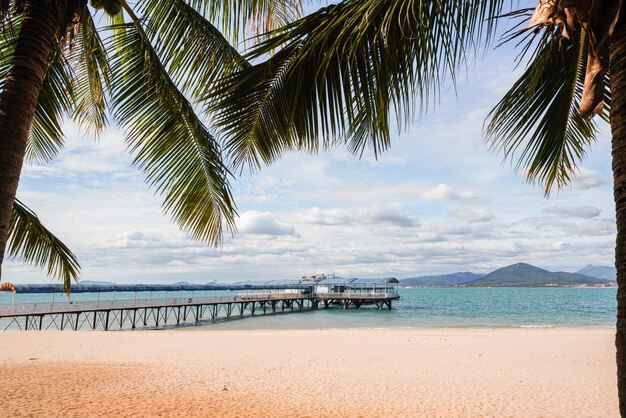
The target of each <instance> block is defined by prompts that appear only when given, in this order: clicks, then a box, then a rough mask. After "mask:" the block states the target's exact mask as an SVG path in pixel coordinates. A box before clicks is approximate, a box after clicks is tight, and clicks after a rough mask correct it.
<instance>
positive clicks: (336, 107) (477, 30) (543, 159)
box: [204, 0, 626, 416]
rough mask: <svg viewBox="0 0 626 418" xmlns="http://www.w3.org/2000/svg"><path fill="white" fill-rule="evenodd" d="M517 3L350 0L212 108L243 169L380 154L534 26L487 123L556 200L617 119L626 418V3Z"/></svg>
mask: <svg viewBox="0 0 626 418" xmlns="http://www.w3.org/2000/svg"><path fill="white" fill-rule="evenodd" d="M505 4H507V3H505V2H503V1H500V0H482V1H480V0H477V1H458V0H437V1H434V0H345V1H342V2H340V3H338V4H335V5H331V6H328V7H325V8H322V9H320V10H319V11H317V12H314V13H312V14H310V15H308V16H306V17H304V18H303V19H300V20H298V21H295V22H293V23H291V24H289V25H286V26H285V27H283V28H281V29H279V30H277V31H275V32H274V33H273V34H272V36H270V37H268V38H267V39H266V40H264V41H263V42H262V43H260V44H259V45H258V47H257V48H255V49H253V50H252V51H250V52H249V53H248V54H247V56H246V57H247V58H250V59H257V60H259V59H260V61H257V62H256V63H255V64H254V65H251V66H250V67H247V68H245V69H243V70H240V71H239V72H237V73H235V74H233V75H231V76H228V77H226V78H224V79H223V80H221V81H220V83H219V86H218V88H217V89H215V90H214V91H213V92H212V93H211V94H209V95H207V96H206V97H205V98H204V99H205V101H206V104H207V107H208V108H209V109H210V110H213V111H216V112H217V116H216V121H217V123H218V125H219V126H220V127H221V129H222V131H223V132H224V134H225V137H226V138H227V140H226V142H225V146H224V150H225V152H226V158H227V159H228V160H229V162H232V164H233V166H234V167H242V166H245V165H248V166H250V167H252V168H258V167H260V166H262V165H263V164H268V163H271V162H272V161H274V160H276V159H277V158H279V157H280V156H281V155H283V154H284V153H285V152H286V151H289V150H292V149H300V150H307V151H310V152H317V151H318V150H319V149H321V148H327V147H331V146H334V145H337V144H341V145H345V146H347V147H348V148H349V149H350V150H351V151H353V152H354V153H356V154H359V155H360V154H361V153H362V152H364V150H365V149H367V148H369V149H371V150H372V151H373V152H374V154H377V153H378V152H380V151H383V150H385V149H386V148H387V147H388V145H389V138H390V136H389V130H390V119H391V118H392V117H395V118H396V122H397V125H398V126H399V127H400V129H402V128H403V127H405V126H406V125H407V121H410V120H411V119H412V116H413V114H414V112H416V111H419V110H424V109H425V108H427V107H428V106H429V104H431V103H432V101H433V100H436V98H437V96H438V94H439V89H440V87H441V86H442V85H443V83H444V82H445V80H446V79H452V81H454V79H455V75H456V74H457V73H458V71H459V69H462V68H463V67H464V64H465V63H466V62H467V58H468V57H471V56H472V55H468V54H473V53H475V52H476V51H477V50H480V49H482V48H484V47H485V46H487V45H489V44H490V41H491V40H492V39H493V35H494V33H495V28H496V23H497V22H498V21H499V20H500V19H497V18H498V17H500V18H502V17H506V16H508V17H514V18H515V17H521V18H525V19H524V20H525V21H524V23H523V25H525V27H523V26H522V27H521V29H520V28H519V27H513V29H511V30H510V31H509V32H507V33H506V35H505V40H513V41H515V42H517V41H519V42H518V43H519V45H520V46H521V48H522V49H521V56H522V59H528V65H527V69H526V71H525V72H524V73H523V74H522V76H521V78H520V79H519V80H518V81H517V82H516V83H515V84H514V86H513V87H512V89H511V90H510V91H509V92H508V93H507V94H506V96H505V97H504V98H503V99H502V101H500V103H498V104H497V106H496V107H495V108H494V110H493V111H492V113H491V114H490V115H489V116H490V118H489V120H488V123H487V126H486V130H485V134H486V138H487V140H488V141H490V143H491V144H492V146H494V147H496V148H498V149H501V150H502V151H503V152H504V154H505V156H507V157H512V156H514V155H516V151H520V152H518V153H517V155H516V156H517V158H519V163H518V168H519V169H520V170H522V171H523V172H524V174H525V175H526V176H527V178H528V179H529V180H531V181H536V182H539V183H541V184H542V186H543V187H544V188H545V190H546V193H548V192H549V191H550V190H551V189H552V188H553V187H557V188H559V187H564V186H566V185H568V184H569V182H570V180H571V178H572V177H573V175H574V174H575V170H576V165H577V164H578V163H579V162H580V161H581V159H582V158H583V156H584V153H585V149H586V147H588V146H589V145H590V144H591V143H592V142H593V141H594V140H595V138H596V134H597V125H596V121H595V120H593V119H590V118H591V117H592V116H593V115H596V114H599V115H603V117H604V118H605V119H607V120H609V119H610V124H611V131H612V135H613V139H612V147H613V149H612V156H613V172H614V180H615V189H614V190H615V203H616V214H617V230H618V234H617V245H616V254H615V260H616V267H617V281H618V285H619V288H618V297H617V299H618V315H617V335H616V347H617V365H618V392H619V399H620V411H621V414H622V416H626V16H625V15H626V11H625V9H626V7H622V6H623V5H622V1H621V0H619V1H615V0H598V1H589V0H567V1H566V0H539V2H538V4H537V5H536V7H532V8H527V9H522V10H513V11H507V10H505V9H504V5H505ZM271 51H277V52H276V53H275V54H274V55H273V56H271V57H269V58H266V54H268V53H270V52H271ZM263 58H265V59H263ZM609 68H610V72H609V71H608V69H609ZM609 74H610V75H609ZM609 111H610V116H609V113H608V112H609Z"/></svg>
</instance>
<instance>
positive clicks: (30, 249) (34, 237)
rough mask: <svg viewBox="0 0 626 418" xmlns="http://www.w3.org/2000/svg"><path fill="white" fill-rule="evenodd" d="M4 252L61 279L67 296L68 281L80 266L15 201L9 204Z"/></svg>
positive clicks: (16, 200)
mask: <svg viewBox="0 0 626 418" xmlns="http://www.w3.org/2000/svg"><path fill="white" fill-rule="evenodd" d="M7 253H8V255H9V256H10V257H13V258H17V259H20V260H22V261H25V262H27V263H30V264H33V265H34V266H35V267H37V268H40V269H45V270H46V272H47V274H48V276H52V277H57V278H59V279H61V280H63V286H64V289H65V291H66V292H68V293H69V292H70V289H71V286H72V280H74V281H77V280H78V274H79V272H80V265H79V264H78V260H77V259H76V256H75V255H74V254H73V253H72V251H70V249H69V248H68V247H67V246H66V245H65V244H63V242H61V240H59V239H58V238H57V237H56V236H55V235H54V234H53V233H52V232H50V231H49V230H48V229H46V227H45V226H44V225H43V224H42V223H41V220H40V219H39V218H38V217H37V215H36V214H35V213H34V212H33V211H32V210H30V209H29V208H28V207H26V206H25V205H24V204H23V203H22V202H20V201H19V200H18V199H15V203H14V205H13V214H12V217H11V224H10V226H9V241H8V245H7Z"/></svg>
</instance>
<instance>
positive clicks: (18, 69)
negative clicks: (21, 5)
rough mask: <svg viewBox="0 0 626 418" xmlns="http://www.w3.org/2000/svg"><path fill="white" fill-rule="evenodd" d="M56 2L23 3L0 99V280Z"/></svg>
mask: <svg viewBox="0 0 626 418" xmlns="http://www.w3.org/2000/svg"><path fill="white" fill-rule="evenodd" d="M56 16H57V10H56V1H54V0H47V1H46V0H34V1H28V2H27V3H26V8H25V11H24V20H23V23H22V29H21V31H20V34H19V37H18V39H17V44H16V48H15V53H14V55H13V59H12V61H11V68H10V69H9V72H8V74H7V78H6V80H5V83H4V90H3V91H2V93H1V95H0V279H1V277H2V270H1V267H2V261H3V260H4V252H5V249H6V244H7V238H8V233H9V224H10V222H11V213H12V210H13V202H14V201H15V192H16V190H17V185H18V182H19V179H20V173H21V171H22V163H23V161H24V155H25V153H26V143H27V140H28V132H29V130H30V125H31V122H32V119H33V113H34V112H35V106H36V104H37V99H38V97H39V91H40V90H41V85H42V83H43V79H44V75H45V72H46V67H47V65H48V58H49V57H50V51H51V49H52V45H53V42H54V41H55V39H56V38H55V36H56V33H57V30H56V26H57V24H56Z"/></svg>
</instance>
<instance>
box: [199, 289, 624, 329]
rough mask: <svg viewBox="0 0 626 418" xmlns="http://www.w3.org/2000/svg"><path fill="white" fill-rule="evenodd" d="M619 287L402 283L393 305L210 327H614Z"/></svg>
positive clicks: (240, 321) (253, 319) (304, 313)
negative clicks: (423, 285)
mask: <svg viewBox="0 0 626 418" xmlns="http://www.w3.org/2000/svg"><path fill="white" fill-rule="evenodd" d="M616 290H617V289H615V288H588V289H583V288H531V289H528V288H492V289H485V288H475V289H471V288H445V289H433V288H425V289H400V299H399V300H396V301H394V304H393V310H391V311H389V310H377V309H369V308H367V309H360V310H346V311H343V310H341V309H337V308H335V309H328V310H317V311H306V312H300V313H288V314H280V315H271V316H264V317H255V318H250V319H243V320H238V321H230V322H224V323H218V324H212V325H210V326H208V327H210V328H211V329H288V328H372V327H373V328H432V327H614V326H615V315H616V312H617V311H616V301H615V296H616Z"/></svg>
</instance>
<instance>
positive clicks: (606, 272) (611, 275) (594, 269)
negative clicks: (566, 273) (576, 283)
mask: <svg viewBox="0 0 626 418" xmlns="http://www.w3.org/2000/svg"><path fill="white" fill-rule="evenodd" d="M578 272H579V273H580V274H584V275H586V276H591V277H595V278H597V279H603V280H608V281H610V282H615V281H616V280H617V270H616V269H615V267H609V266H594V265H591V264H588V265H587V266H585V267H583V268H581V269H580V270H578Z"/></svg>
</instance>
